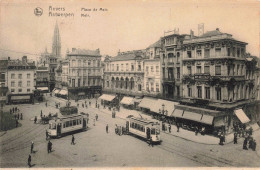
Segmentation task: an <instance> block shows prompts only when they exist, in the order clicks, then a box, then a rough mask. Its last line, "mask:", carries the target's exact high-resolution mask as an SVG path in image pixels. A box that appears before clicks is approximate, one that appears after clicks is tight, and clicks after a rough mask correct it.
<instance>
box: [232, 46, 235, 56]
mask: <svg viewBox="0 0 260 170" xmlns="http://www.w3.org/2000/svg"><path fill="white" fill-rule="evenodd" d="M232 54H233V57H235V56H236V47H233V52H232Z"/></svg>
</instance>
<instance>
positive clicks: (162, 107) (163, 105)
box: [162, 104, 165, 115]
mask: <svg viewBox="0 0 260 170" xmlns="http://www.w3.org/2000/svg"><path fill="white" fill-rule="evenodd" d="M164 107H165V105H164V104H162V114H163V115H164Z"/></svg>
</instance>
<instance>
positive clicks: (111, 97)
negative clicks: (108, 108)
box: [99, 94, 116, 102]
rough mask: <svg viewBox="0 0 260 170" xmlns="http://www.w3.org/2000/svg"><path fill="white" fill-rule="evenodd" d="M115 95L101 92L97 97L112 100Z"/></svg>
mask: <svg viewBox="0 0 260 170" xmlns="http://www.w3.org/2000/svg"><path fill="white" fill-rule="evenodd" d="M115 97H116V96H114V95H109V94H103V95H102V96H100V97H99V99H101V100H106V101H109V102H111V101H112V100H114V98H115Z"/></svg>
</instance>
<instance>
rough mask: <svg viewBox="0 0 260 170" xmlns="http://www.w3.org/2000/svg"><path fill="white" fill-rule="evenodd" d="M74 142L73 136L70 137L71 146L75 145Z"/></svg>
mask: <svg viewBox="0 0 260 170" xmlns="http://www.w3.org/2000/svg"><path fill="white" fill-rule="evenodd" d="M74 141H75V138H74V135H72V138H71V145H75V143H74Z"/></svg>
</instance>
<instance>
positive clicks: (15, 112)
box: [10, 107, 23, 127]
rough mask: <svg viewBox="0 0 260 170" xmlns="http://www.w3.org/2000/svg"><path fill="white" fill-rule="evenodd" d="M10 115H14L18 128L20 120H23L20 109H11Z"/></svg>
mask: <svg viewBox="0 0 260 170" xmlns="http://www.w3.org/2000/svg"><path fill="white" fill-rule="evenodd" d="M10 114H13V115H14V119H15V127H18V125H19V122H18V120H23V113H20V109H19V108H17V107H12V108H10Z"/></svg>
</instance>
